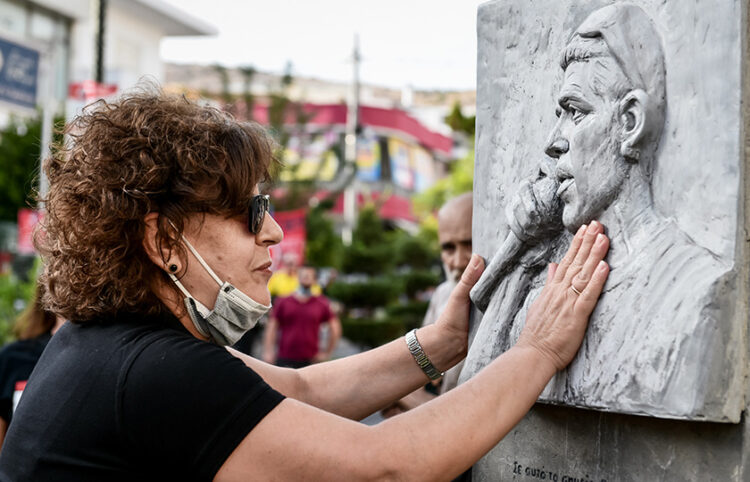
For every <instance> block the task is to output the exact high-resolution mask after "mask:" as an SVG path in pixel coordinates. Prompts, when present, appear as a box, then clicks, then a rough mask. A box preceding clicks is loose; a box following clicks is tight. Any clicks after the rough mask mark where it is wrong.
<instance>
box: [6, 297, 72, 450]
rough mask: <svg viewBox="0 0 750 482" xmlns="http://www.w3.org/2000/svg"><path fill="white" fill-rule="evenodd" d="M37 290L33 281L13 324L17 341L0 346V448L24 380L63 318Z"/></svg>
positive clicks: (24, 382) (27, 377) (24, 384)
mask: <svg viewBox="0 0 750 482" xmlns="http://www.w3.org/2000/svg"><path fill="white" fill-rule="evenodd" d="M41 290H42V287H41V286H39V285H37V287H36V289H35V291H34V297H33V299H32V300H31V302H30V303H29V305H28V306H27V307H26V309H25V310H24V311H23V312H22V313H21V314H20V315H19V317H18V319H17V320H16V322H15V324H14V326H13V332H14V334H15V335H16V337H17V338H18V341H15V342H13V343H9V344H7V345H5V346H4V347H3V348H2V349H1V350H0V448H1V447H2V445H3V441H4V439H5V433H6V432H7V430H8V425H9V424H10V422H11V420H12V419H13V412H14V411H15V409H16V406H17V405H18V401H19V400H20V398H21V394H22V393H23V390H24V388H25V387H26V381H27V380H28V379H29V376H30V375H31V372H32V371H33V370H34V366H35V365H36V363H37V361H39V357H41V356H42V352H43V351H44V348H45V347H46V346H47V343H48V342H49V340H50V338H51V337H52V335H53V334H54V333H55V331H57V329H58V328H60V326H61V325H62V323H63V322H64V321H65V320H63V319H62V318H57V317H56V316H55V315H54V314H52V313H50V312H49V311H46V310H45V309H44V308H43V307H42V303H41Z"/></svg>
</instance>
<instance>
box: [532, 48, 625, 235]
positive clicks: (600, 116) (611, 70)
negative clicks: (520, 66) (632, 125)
mask: <svg viewBox="0 0 750 482" xmlns="http://www.w3.org/2000/svg"><path fill="white" fill-rule="evenodd" d="M618 76H620V77H618ZM622 77H624V75H623V74H622V72H621V71H620V69H619V67H618V65H617V64H616V62H615V61H614V60H613V59H611V58H607V57H604V58H596V59H591V60H590V61H587V62H573V63H571V64H570V65H568V67H567V69H566V70H565V77H564V82H563V85H562V88H561V89H560V93H559V96H558V99H557V102H558V107H557V111H556V112H557V115H558V118H559V119H558V121H557V124H556V125H555V128H554V129H553V131H552V133H551V134H550V137H549V140H548V142H547V147H546V149H545V152H546V153H547V155H549V156H550V157H553V158H555V159H557V169H556V174H557V177H558V179H559V180H560V188H559V189H558V191H557V194H558V195H559V196H560V199H561V200H562V201H563V203H564V209H563V224H564V225H565V227H566V228H568V229H569V230H571V231H575V230H576V229H577V228H578V227H579V226H580V225H581V224H584V223H588V222H590V221H591V220H592V219H594V218H596V217H598V216H599V215H600V214H601V212H602V211H603V210H605V209H606V208H607V207H609V205H610V203H611V202H612V201H613V200H614V199H615V198H616V197H617V195H618V194H619V192H620V189H621V185H622V182H623V180H624V179H625V177H626V176H627V166H626V161H625V159H624V158H623V157H622V155H621V154H620V141H619V134H618V132H619V126H620V119H619V117H620V115H619V108H618V104H619V99H618V98H617V95H616V92H615V90H616V87H615V86H616V85H618V82H619V81H621V80H622Z"/></svg>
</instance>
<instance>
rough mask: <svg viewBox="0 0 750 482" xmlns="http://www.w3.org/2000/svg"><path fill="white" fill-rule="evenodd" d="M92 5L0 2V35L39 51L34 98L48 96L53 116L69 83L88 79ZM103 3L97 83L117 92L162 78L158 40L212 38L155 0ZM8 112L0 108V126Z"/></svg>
mask: <svg viewBox="0 0 750 482" xmlns="http://www.w3.org/2000/svg"><path fill="white" fill-rule="evenodd" d="M97 5H98V1H97V0H65V1H60V0H33V1H29V0H0V36H2V37H3V38H5V39H6V40H9V41H12V42H18V43H20V44H22V45H25V46H27V47H31V48H34V49H36V50H39V51H40V52H41V54H42V56H41V60H40V81H39V85H38V89H37V99H38V101H39V102H40V103H41V102H45V99H49V98H50V97H51V99H52V100H51V103H50V104H51V105H54V110H56V111H57V112H58V113H61V112H64V111H65V109H64V105H65V102H66V100H67V98H68V90H69V87H70V85H71V84H75V83H79V82H82V81H85V80H91V79H94V76H95V72H94V69H95V67H94V64H95V55H96V48H95V32H96V27H97V14H96V12H97V8H96V6H97ZM106 5H107V6H106V24H105V36H104V79H103V80H104V82H105V83H110V84H116V85H117V89H118V91H122V90H125V89H128V88H130V87H132V86H133V85H134V84H136V82H138V80H139V79H140V78H142V77H144V76H147V77H149V78H151V79H154V80H156V81H158V82H162V81H163V80H164V65H163V62H162V60H161V58H160V57H159V44H160V42H161V40H162V39H163V38H164V37H170V36H199V35H214V34H216V30H215V29H214V28H213V27H212V26H210V25H208V24H206V23H204V22H203V21H201V20H198V19H195V18H192V17H190V16H189V15H187V14H185V13H183V12H180V11H177V10H176V9H175V8H174V7H172V6H170V5H168V4H166V3H164V2H162V1H161V0H108V1H107V2H106ZM48 74H51V80H52V82H51V83H50V82H48V80H49V79H50V77H47V75H48ZM9 110H10V108H9V106H7V105H0V122H2V118H3V117H7V115H8V112H9Z"/></svg>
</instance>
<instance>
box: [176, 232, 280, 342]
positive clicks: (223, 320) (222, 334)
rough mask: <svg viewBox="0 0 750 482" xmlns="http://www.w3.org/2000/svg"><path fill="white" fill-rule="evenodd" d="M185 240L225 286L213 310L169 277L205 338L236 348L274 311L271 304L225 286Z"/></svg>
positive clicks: (193, 249)
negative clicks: (266, 315)
mask: <svg viewBox="0 0 750 482" xmlns="http://www.w3.org/2000/svg"><path fill="white" fill-rule="evenodd" d="M182 241H183V242H184V243H185V245H186V246H187V247H188V249H190V252H192V253H193V255H194V256H195V258H196V259H197V260H198V262H199V263H200V264H201V266H203V268H204V269H205V270H206V271H207V272H208V274H210V275H211V277H212V278H213V279H214V281H216V283H217V284H218V285H219V286H220V287H221V288H220V289H219V294H218V295H217V296H216V303H215V304H214V309H213V310H209V309H208V308H207V307H206V306H205V305H204V304H203V303H201V302H200V301H198V300H196V299H195V298H193V296H192V295H191V294H190V292H189V291H188V290H187V289H186V288H185V287H184V286H183V285H182V283H180V280H178V279H177V277H176V276H175V275H174V274H172V273H169V277H170V278H172V281H174V283H175V284H176V285H177V287H178V288H179V289H180V291H182V294H184V295H185V308H187V312H188V316H190V319H191V320H192V321H193V324H194V325H195V328H196V329H197V330H198V332H199V333H200V334H201V335H203V336H207V337H209V338H211V339H212V340H213V341H214V343H216V344H217V345H234V344H235V343H236V342H237V341H238V340H239V339H240V338H242V335H244V334H245V333H247V332H248V331H250V329H251V328H253V327H254V326H255V325H256V324H257V323H258V320H260V319H261V318H262V317H263V315H265V314H266V313H267V312H268V310H270V309H271V305H268V306H266V305H261V304H260V303H258V302H257V301H255V300H254V299H252V298H250V297H249V296H247V295H246V294H245V293H243V292H242V291H240V290H238V289H237V288H235V287H234V286H232V284H231V283H229V282H223V283H222V281H221V279H219V277H218V276H216V273H214V271H213V270H212V269H211V268H210V267H209V266H208V264H207V263H206V262H205V261H203V258H202V257H201V255H200V254H198V251H196V250H195V248H193V246H192V245H191V244H190V243H189V242H188V240H187V239H185V237H184V236H183V237H182Z"/></svg>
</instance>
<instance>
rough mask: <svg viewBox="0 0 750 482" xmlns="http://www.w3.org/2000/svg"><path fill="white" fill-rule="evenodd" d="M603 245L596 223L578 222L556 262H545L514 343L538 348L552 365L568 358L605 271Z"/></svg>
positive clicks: (605, 247)
mask: <svg viewBox="0 0 750 482" xmlns="http://www.w3.org/2000/svg"><path fill="white" fill-rule="evenodd" d="M608 249H609V239H608V238H607V236H606V235H605V234H604V228H603V227H602V225H601V223H598V222H596V221H592V223H591V224H590V225H589V226H588V227H587V226H586V225H583V226H581V228H580V229H579V230H578V232H577V233H576V235H575V237H574V238H573V241H572V242H571V244H570V249H568V252H567V254H566V255H565V257H564V258H563V259H562V261H561V262H560V265H559V266H558V265H555V264H554V263H553V264H551V265H550V267H549V272H548V274H547V282H546V283H545V285H544V289H543V290H542V293H541V294H540V295H539V298H537V299H536V301H534V303H533V304H532V305H531V308H530V309H529V313H528V315H527V316H526V325H525V326H524V328H523V331H522V332H521V336H520V337H519V339H518V343H517V344H516V346H519V347H531V348H533V349H535V350H538V351H539V352H540V353H541V354H542V355H543V358H545V359H546V360H548V361H549V362H550V363H552V365H553V366H554V367H555V369H556V370H561V369H563V368H565V367H566V366H567V365H568V363H570V362H571V360H572V359H573V357H574V356H575V354H576V353H577V352H578V348H579V347H580V345H581V342H582V341H583V335H584V333H585V332H586V326H587V325H588V319H589V316H590V315H591V312H592V311H593V309H594V306H596V302H597V300H598V299H599V295H600V294H601V292H602V288H603V287H604V282H605V281H606V280H607V275H608V274H609V266H608V265H607V263H606V262H604V256H605V255H606V254H607V250H608ZM573 288H575V290H574V289H573ZM576 290H577V291H578V292H579V293H580V294H578V293H576Z"/></svg>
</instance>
